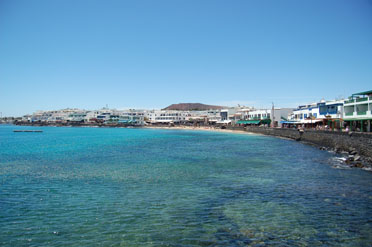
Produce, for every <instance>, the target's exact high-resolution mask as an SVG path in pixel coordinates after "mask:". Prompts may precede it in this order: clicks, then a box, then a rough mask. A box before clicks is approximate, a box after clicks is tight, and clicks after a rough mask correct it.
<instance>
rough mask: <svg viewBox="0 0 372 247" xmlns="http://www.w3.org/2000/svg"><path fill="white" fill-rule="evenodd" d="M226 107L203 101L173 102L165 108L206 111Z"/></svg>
mask: <svg viewBox="0 0 372 247" xmlns="http://www.w3.org/2000/svg"><path fill="white" fill-rule="evenodd" d="M222 108H225V107H224V106H218V105H204V104H201V103H179V104H172V105H170V106H168V107H166V108H164V109H163V110H178V111H205V110H219V109H222Z"/></svg>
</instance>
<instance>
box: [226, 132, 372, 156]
mask: <svg viewBox="0 0 372 247" xmlns="http://www.w3.org/2000/svg"><path fill="white" fill-rule="evenodd" d="M228 129H232V130H244V131H247V132H252V133H257V134H263V135H270V136H278V137H284V138H290V139H294V140H297V141H304V142H309V143H312V144H316V145H318V146H322V147H327V148H332V149H337V150H338V151H346V152H349V151H350V149H355V150H356V151H357V152H358V153H359V154H361V155H363V156H365V157H369V158H372V134H371V133H357V132H352V133H346V132H336V131H320V130H305V131H304V132H303V133H301V132H299V131H298V130H295V129H280V128H263V127H245V128H244V127H232V126H231V127H228Z"/></svg>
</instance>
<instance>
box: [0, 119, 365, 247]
mask: <svg viewBox="0 0 372 247" xmlns="http://www.w3.org/2000/svg"><path fill="white" fill-rule="evenodd" d="M14 129H43V131H44V132H43V133H14V132H13V130H14ZM335 160H337V157H336V156H335V155H334V154H331V153H328V152H325V151H320V150H318V149H316V148H314V147H311V146H306V145H303V144H301V143H298V142H295V141H290V140H282V139H277V138H272V137H267V136H258V135H247V134H232V133H219V132H218V133H217V132H203V131H190V130H158V129H118V128H115V129H110V128H62V127H59V128H54V127H43V128H33V127H17V126H0V183H1V187H0V245H1V246H370V244H371V243H372V214H371V213H372V187H371V185H372V174H371V173H370V172H366V171H363V170H359V169H335V168H334V167H337V166H335V165H334V162H335Z"/></svg>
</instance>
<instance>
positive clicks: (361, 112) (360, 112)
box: [358, 111, 367, 115]
mask: <svg viewBox="0 0 372 247" xmlns="http://www.w3.org/2000/svg"><path fill="white" fill-rule="evenodd" d="M358 115H367V112H366V111H358Z"/></svg>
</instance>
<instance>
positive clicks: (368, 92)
mask: <svg viewBox="0 0 372 247" xmlns="http://www.w3.org/2000/svg"><path fill="white" fill-rule="evenodd" d="M368 94H372V90H369V91H365V92H360V93H353V94H352V96H354V95H368Z"/></svg>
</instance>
